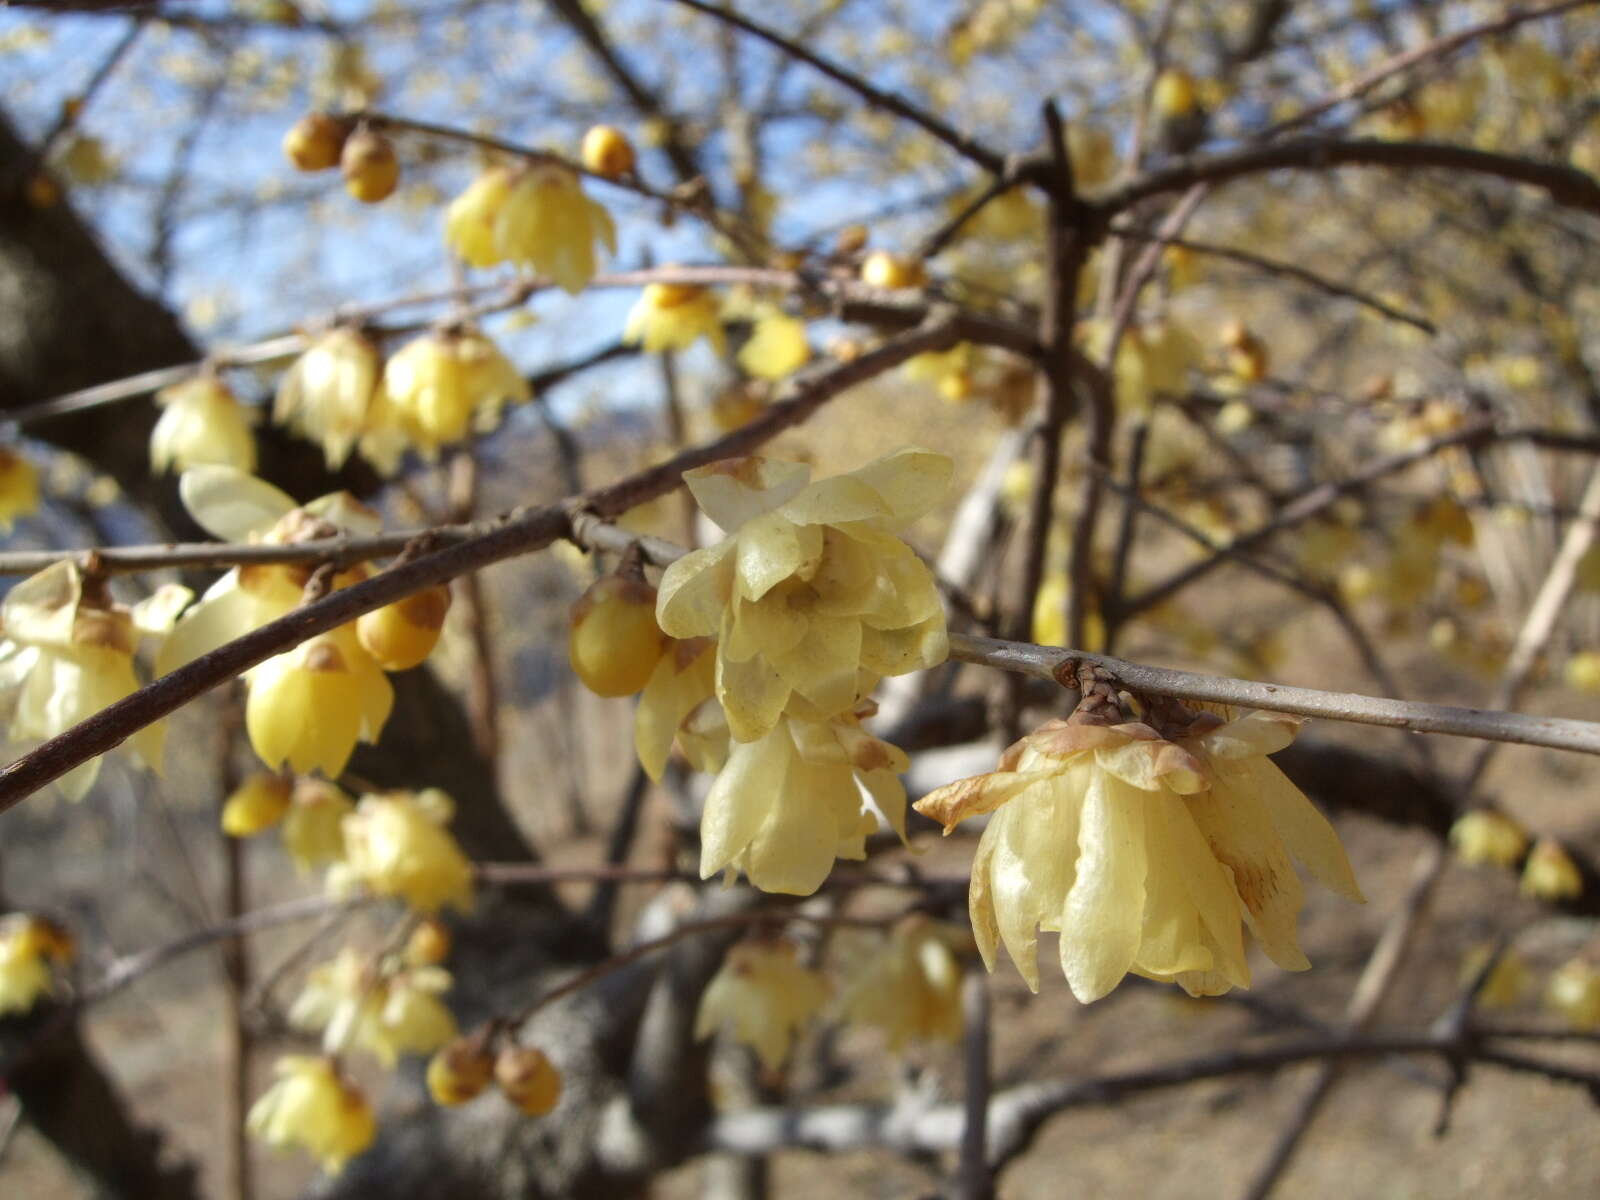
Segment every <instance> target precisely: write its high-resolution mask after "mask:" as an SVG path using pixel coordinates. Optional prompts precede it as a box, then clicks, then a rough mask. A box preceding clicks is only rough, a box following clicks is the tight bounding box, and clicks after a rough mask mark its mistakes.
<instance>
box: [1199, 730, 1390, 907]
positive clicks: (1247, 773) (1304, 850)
mask: <svg viewBox="0 0 1600 1200" xmlns="http://www.w3.org/2000/svg"><path fill="white" fill-rule="evenodd" d="M1219 769H1220V771H1221V773H1222V774H1223V775H1224V776H1225V777H1226V776H1231V775H1232V774H1233V773H1234V772H1235V771H1237V772H1239V773H1241V774H1242V775H1243V776H1244V778H1245V780H1246V781H1247V782H1246V783H1245V785H1244V786H1246V787H1249V788H1252V789H1254V791H1255V792H1256V794H1257V795H1258V796H1260V797H1261V799H1262V801H1263V803H1264V804H1265V806H1266V809H1267V811H1268V812H1269V813H1270V814H1271V815H1272V825H1273V828H1274V829H1276V830H1277V831H1278V836H1279V837H1281V838H1282V839H1283V844H1284V846H1285V847H1287V848H1288V851H1289V853H1290V854H1292V855H1294V857H1295V858H1296V859H1297V860H1299V861H1300V862H1301V863H1302V864H1303V865H1304V866H1305V868H1306V870H1308V871H1310V872H1311V874H1312V875H1313V876H1314V877H1315V878H1316V879H1317V880H1318V882H1320V883H1321V884H1322V885H1323V886H1324V887H1326V888H1329V889H1330V890H1332V891H1335V892H1337V893H1339V895H1341V896H1343V897H1345V898H1346V899H1347V900H1354V901H1355V902H1356V903H1357V904H1365V903H1366V897H1365V896H1363V895H1362V894H1361V885H1360V884H1359V883H1357V882H1356V877H1355V872H1354V871H1352V870H1351V869H1350V860H1349V858H1347V857H1346V856H1345V852H1344V846H1343V845H1342V844H1340V842H1339V835H1338V834H1337V833H1336V832H1335V831H1334V828H1333V826H1332V825H1330V824H1329V823H1328V818H1326V817H1324V816H1323V815H1322V814H1321V813H1320V812H1318V811H1317V809H1316V808H1315V806H1313V805H1312V803H1311V801H1310V800H1308V799H1306V795H1305V793H1304V792H1302V791H1301V790H1300V789H1299V788H1297V787H1295V785H1294V783H1293V782H1292V781H1291V780H1290V779H1289V777H1288V776H1287V775H1285V774H1284V773H1283V772H1282V771H1280V770H1279V769H1278V768H1277V766H1276V765H1275V764H1273V763H1271V762H1269V761H1267V760H1266V759H1264V758H1246V759H1241V760H1238V761H1236V762H1230V763H1225V764H1221V765H1220V768H1219Z"/></svg>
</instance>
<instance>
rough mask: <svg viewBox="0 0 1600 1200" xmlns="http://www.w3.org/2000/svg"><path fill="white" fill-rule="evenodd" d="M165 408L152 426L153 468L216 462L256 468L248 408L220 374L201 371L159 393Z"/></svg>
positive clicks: (158, 401)
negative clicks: (214, 374) (216, 376)
mask: <svg viewBox="0 0 1600 1200" xmlns="http://www.w3.org/2000/svg"><path fill="white" fill-rule="evenodd" d="M156 403H157V404H159V405H161V407H162V413H161V417H160V419H158V420H157V421H156V424H155V428H154V429H152V430H151V431H150V468H151V470H153V471H155V472H157V473H158V474H159V473H160V472H163V471H169V470H172V469H174V468H176V469H177V470H179V471H186V470H188V469H189V468H190V467H196V466H201V465H203V464H206V463H212V464H216V465H219V466H224V467H235V468H237V469H238V470H241V471H253V470H255V469H256V439H255V435H254V434H253V433H252V432H251V431H250V425H251V421H250V414H248V413H247V412H246V411H245V410H244V408H243V407H242V406H241V405H240V404H239V399H238V397H237V396H235V395H234V394H233V393H232V392H231V391H229V390H228V388H227V386H226V385H225V384H223V382H222V381H221V380H219V379H216V378H214V377H211V376H207V375H201V376H198V377H197V378H194V379H190V380H188V381H186V382H184V383H180V384H176V385H174V386H172V387H169V388H162V389H161V390H160V391H159V392H157V393H156Z"/></svg>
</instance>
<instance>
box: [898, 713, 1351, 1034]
mask: <svg viewBox="0 0 1600 1200" xmlns="http://www.w3.org/2000/svg"><path fill="white" fill-rule="evenodd" d="M1090 695H1098V693H1089V694H1086V699H1085V704H1083V705H1080V707H1079V710H1078V712H1077V713H1075V714H1074V716H1073V718H1072V719H1071V720H1069V721H1061V720H1056V721H1051V722H1049V723H1047V724H1046V725H1044V726H1043V727H1042V728H1040V729H1038V730H1037V731H1035V732H1034V733H1031V734H1029V735H1028V736H1027V737H1025V738H1023V739H1022V740H1021V741H1020V742H1018V743H1016V744H1015V745H1014V746H1012V747H1011V748H1010V749H1009V750H1007V751H1006V753H1005V754H1004V755H1003V756H1002V757H1001V760H1000V769H999V770H997V771H995V772H993V773H992V774H989V775H980V776H977V777H975V778H971V779H963V780H960V781H958V782H956V783H952V784H949V785H947V786H945V787H943V788H940V789H938V790H937V791H935V792H933V793H930V794H929V795H928V796H926V797H924V798H923V799H922V800H920V801H918V802H917V805H916V808H917V810H918V811H919V812H922V813H924V814H926V815H928V816H931V817H933V818H934V819H935V820H937V821H939V822H940V823H941V824H943V825H944V827H945V829H946V831H948V830H950V829H951V828H953V827H954V826H955V825H956V823H958V822H959V821H961V820H962V819H964V818H966V817H969V816H974V815H976V814H979V813H985V812H992V813H994V816H993V817H992V818H991V820H990V822H989V825H988V826H987V828H985V829H984V831H983V836H982V838H981V840H980V841H979V843H978V851H977V856H976V858H975V860H974V862H973V868H972V886H971V892H970V896H969V900H970V906H971V910H972V927H973V931H974V933H975V934H976V936H977V940H978V948H979V950H980V951H981V952H982V953H983V957H984V961H985V963H987V964H988V965H989V967H990V969H991V970H992V969H993V967H994V958H995V947H996V944H997V942H999V941H1003V942H1004V943H1005V945H1006V948H1007V950H1008V951H1010V954H1011V958H1012V960H1013V961H1014V962H1015V963H1016V964H1017V967H1018V969H1019V970H1020V971H1021V972H1022V975H1023V977H1024V978H1025V979H1026V980H1027V981H1028V985H1029V986H1030V987H1032V988H1034V989H1037V988H1038V968H1037V966H1036V965H1035V945H1036V942H1037V932H1036V931H1037V930H1038V929H1046V930H1053V931H1056V932H1059V933H1060V935H1061V966H1062V971H1063V973H1064V974H1065V975H1066V977H1067V982H1068V983H1069V984H1070V985H1071V987H1072V991H1073V994H1074V995H1076V996H1077V997H1078V999H1079V1000H1081V1001H1083V1002H1084V1003H1089V1002H1090V1001H1093V1000H1097V999H1099V998H1100V997H1101V996H1104V995H1105V994H1106V993H1107V992H1109V991H1111V989H1112V988H1114V987H1115V986H1116V985H1117V983H1118V982H1119V981H1120V980H1121V979H1122V976H1123V975H1124V974H1125V973H1127V972H1129V971H1132V972H1134V973H1135V974H1139V975H1144V976H1146V977H1147V978H1151V979H1156V980H1162V981H1172V982H1176V983H1178V984H1180V985H1181V986H1182V987H1183V988H1184V989H1185V990H1186V991H1188V992H1189V993H1190V994H1191V995H1215V994H1218V993H1221V992H1225V991H1227V990H1228V989H1229V988H1232V987H1247V986H1249V982H1250V972H1249V968H1248V966H1247V965H1246V963H1245V957H1244V943H1243V940H1242V934H1241V929H1240V922H1241V920H1242V921H1243V922H1244V924H1245V925H1247V926H1248V927H1249V929H1250V931H1251V932H1252V933H1253V934H1254V935H1255V937H1256V940H1257V941H1258V942H1260V944H1261V947H1262V949H1263V950H1265V951H1266V953H1267V955H1268V956H1269V957H1270V958H1271V959H1272V960H1273V961H1274V962H1276V963H1277V964H1278V965H1279V966H1281V967H1283V968H1285V969H1287V970H1304V969H1305V968H1306V967H1308V966H1309V965H1310V964H1309V963H1308V962H1307V961H1306V958H1305V955H1304V954H1303V953H1302V952H1301V950H1300V946H1299V942H1298V940H1297V937H1296V930H1295V924H1296V918H1297V917H1298V915H1299V911H1300V907H1301V904H1302V901H1303V893H1302V891H1301V885H1300V880H1299V877H1298V876H1297V875H1296V874H1295V870H1294V867H1293V865H1292V864H1291V863H1290V860H1289V855H1290V854H1291V853H1293V855H1294V856H1295V857H1296V858H1298V859H1300V861H1301V862H1302V863H1304V864H1305V866H1306V867H1307V868H1308V869H1309V870H1310V871H1311V872H1312V874H1314V875H1316V876H1317V878H1318V879H1320V880H1321V881H1322V882H1323V883H1324V884H1326V885H1327V886H1329V887H1331V888H1332V889H1334V890H1335V891H1337V892H1339V893H1340V894H1342V895H1345V896H1348V897H1350V898H1351V899H1356V900H1359V899H1360V898H1361V894H1360V891H1359V889H1358V888H1357V886H1356V883H1355V879H1354V877H1353V876H1352V874H1351V872H1350V865H1349V863H1348V862H1347V861H1346V859H1345V856H1344V851H1343V849H1342V848H1341V847H1340V845H1339V840H1338V836H1337V835H1336V834H1335V833H1334V832H1333V828H1332V826H1330V825H1329V824H1328V822H1327V821H1326V820H1325V819H1324V818H1323V817H1322V815H1321V814H1320V813H1318V812H1317V811H1316V809H1314V808H1313V807H1312V806H1311V804H1310V802H1309V801H1307V800H1306V798H1305V796H1304V795H1302V794H1301V792H1300V790H1299V789H1298V788H1296V787H1295V786H1294V784H1292V783H1291V782H1289V780H1288V779H1287V778H1285V777H1284V775H1283V774H1282V772H1280V771H1279V770H1278V769H1277V767H1275V766H1274V765H1273V764H1272V763H1270V762H1269V761H1268V760H1267V759H1266V757H1265V756H1266V755H1267V754H1270V753H1273V752H1274V751H1277V750H1281V749H1282V748H1283V747H1284V746H1286V745H1287V744H1288V743H1289V741H1290V740H1291V739H1292V738H1293V736H1294V731H1295V727H1296V725H1297V724H1298V722H1296V721H1294V720H1293V719H1292V718H1286V717H1282V716H1279V715H1276V714H1271V713H1259V712H1257V713H1249V714H1247V715H1245V716H1244V717H1241V718H1239V719H1238V720H1235V721H1231V722H1229V723H1227V724H1221V723H1220V722H1219V721H1218V720H1217V719H1216V718H1214V717H1211V716H1209V714H1204V715H1201V716H1200V717H1197V718H1194V719H1193V720H1192V721H1189V722H1188V723H1187V727H1186V728H1185V729H1184V730H1183V734H1184V736H1181V737H1177V738H1175V739H1174V740H1171V741H1169V740H1167V739H1166V738H1163V737H1162V736H1160V734H1158V733H1157V732H1156V731H1155V729H1153V728H1151V727H1150V726H1149V725H1146V724H1144V723H1142V722H1130V721H1123V722H1121V723H1118V724H1115V725H1110V724H1100V723H1096V720H1097V718H1100V719H1104V716H1106V715H1111V714H1112V713H1115V714H1116V715H1121V714H1120V712H1117V708H1116V706H1115V704H1112V705H1110V706H1107V707H1106V708H1099V707H1095V708H1088V707H1087V705H1088V703H1089V697H1090Z"/></svg>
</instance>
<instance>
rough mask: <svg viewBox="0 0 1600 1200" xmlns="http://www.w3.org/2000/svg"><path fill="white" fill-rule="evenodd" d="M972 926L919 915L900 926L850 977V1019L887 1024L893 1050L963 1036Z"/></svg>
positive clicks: (846, 1000)
mask: <svg viewBox="0 0 1600 1200" xmlns="http://www.w3.org/2000/svg"><path fill="white" fill-rule="evenodd" d="M962 941H965V942H966V945H967V947H968V953H971V945H972V939H971V937H970V936H969V935H968V934H967V932H966V930H964V929H963V930H958V929H956V928H955V927H954V926H951V925H945V924H943V923H940V922H935V921H931V920H929V919H928V918H927V917H924V916H920V915H914V916H910V917H907V918H906V919H905V920H903V921H901V922H900V923H899V924H898V925H896V926H895V928H894V931H893V932H892V933H891V934H890V935H889V938H888V941H887V944H886V945H884V946H883V947H882V948H881V950H880V951H879V952H877V953H874V954H873V955H872V956H871V957H870V958H868V959H867V960H866V961H865V963H864V964H863V966H862V968H861V969H860V970H859V971H858V972H857V973H856V974H855V976H854V977H853V978H852V979H851V980H850V983H849V984H848V986H847V987H846V990H845V993H844V997H843V999H842V1000H841V1002H840V1006H839V1008H840V1012H841V1013H842V1014H843V1016H844V1019H845V1020H846V1021H848V1022H850V1023H852V1024H856V1025H870V1026H872V1027H874V1028H876V1029H881V1030H882V1031H883V1032H884V1033H885V1034H887V1035H888V1038H889V1049H891V1050H893V1051H896V1052H898V1051H900V1050H902V1049H904V1048H905V1046H906V1043H908V1042H913V1041H923V1042H927V1041H947V1042H953V1041H957V1040H958V1039H959V1038H960V1037H961V962H960V959H959V958H957V956H956V947H957V946H958V945H959V944H960V943H961V942H962Z"/></svg>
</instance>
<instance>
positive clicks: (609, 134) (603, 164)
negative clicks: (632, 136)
mask: <svg viewBox="0 0 1600 1200" xmlns="http://www.w3.org/2000/svg"><path fill="white" fill-rule="evenodd" d="M582 158H583V165H584V166H585V167H587V168H588V169H589V170H591V171H593V172H594V173H595V174H596V175H604V176H605V177H606V178H607V179H620V178H621V177H622V176H624V175H631V174H633V168H634V154H633V143H632V142H630V141H628V137H627V135H626V134H625V133H623V132H622V130H620V129H618V128H617V127H616V126H615V125H596V126H594V127H593V128H591V129H590V130H589V132H588V133H586V134H584V135H583V151H582Z"/></svg>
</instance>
